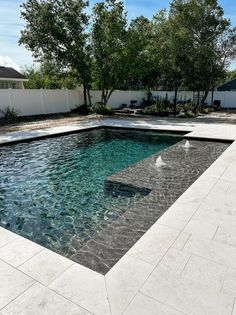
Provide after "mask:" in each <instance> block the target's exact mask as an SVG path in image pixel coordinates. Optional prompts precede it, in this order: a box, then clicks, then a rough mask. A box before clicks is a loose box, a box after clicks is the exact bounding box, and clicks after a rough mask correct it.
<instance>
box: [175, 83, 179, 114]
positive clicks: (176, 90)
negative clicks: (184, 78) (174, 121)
mask: <svg viewBox="0 0 236 315" xmlns="http://www.w3.org/2000/svg"><path fill="white" fill-rule="evenodd" d="M177 95H178V84H177V82H176V83H175V97H174V118H175V117H176V108H177Z"/></svg>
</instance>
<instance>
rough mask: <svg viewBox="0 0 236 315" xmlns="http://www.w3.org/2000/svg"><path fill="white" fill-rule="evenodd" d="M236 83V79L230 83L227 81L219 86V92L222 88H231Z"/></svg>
mask: <svg viewBox="0 0 236 315" xmlns="http://www.w3.org/2000/svg"><path fill="white" fill-rule="evenodd" d="M235 81H236V78H233V79H230V80H229V81H226V82H225V83H223V84H221V85H220V86H218V88H217V90H219V89H222V88H227V87H229V86H230V85H231V84H232V83H234V82H235Z"/></svg>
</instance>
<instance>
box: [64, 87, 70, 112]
mask: <svg viewBox="0 0 236 315" xmlns="http://www.w3.org/2000/svg"><path fill="white" fill-rule="evenodd" d="M65 93H66V106H67V110H68V113H69V112H70V103H69V91H68V89H65Z"/></svg>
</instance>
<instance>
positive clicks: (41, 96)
mask: <svg viewBox="0 0 236 315" xmlns="http://www.w3.org/2000/svg"><path fill="white" fill-rule="evenodd" d="M40 99H41V106H42V110H43V114H44V115H45V114H46V111H45V103H44V95H43V89H40Z"/></svg>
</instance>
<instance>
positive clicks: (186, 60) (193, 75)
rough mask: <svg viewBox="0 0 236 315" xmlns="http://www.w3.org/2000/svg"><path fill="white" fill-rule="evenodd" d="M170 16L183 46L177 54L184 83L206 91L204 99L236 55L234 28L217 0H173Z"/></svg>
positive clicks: (178, 39) (193, 88) (177, 38)
mask: <svg viewBox="0 0 236 315" xmlns="http://www.w3.org/2000/svg"><path fill="white" fill-rule="evenodd" d="M169 19H170V22H171V24H172V28H173V29H175V30H176V32H175V36H176V40H177V41H178V42H179V44H180V46H181V47H182V48H181V49H180V50H177V51H176V54H177V55H179V58H178V60H179V67H180V70H181V73H182V76H183V80H184V83H185V84H186V85H187V86H188V87H189V88H190V89H191V90H193V91H197V92H198V95H199V91H205V96H204V99H203V101H204V100H205V98H206V97H207V94H208V92H209V91H210V90H211V89H214V86H215V85H216V83H217V82H218V81H219V80H221V79H222V78H223V77H224V74H225V70H226V67H227V65H228V62H229V60H230V59H231V58H232V57H234V56H235V30H234V29H231V28H230V21H229V20H227V19H225V18H224V11H223V9H222V8H221V7H220V6H219V5H218V2H217V0H187V1H183V0H173V1H172V3H171V8H170V16H169ZM199 102H200V98H199V97H198V103H199ZM199 105H200V104H199Z"/></svg>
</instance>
